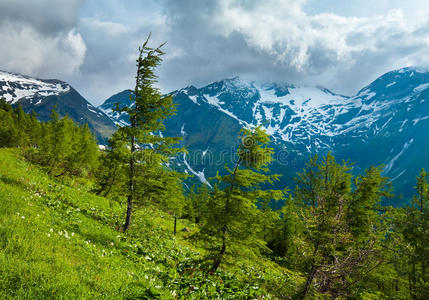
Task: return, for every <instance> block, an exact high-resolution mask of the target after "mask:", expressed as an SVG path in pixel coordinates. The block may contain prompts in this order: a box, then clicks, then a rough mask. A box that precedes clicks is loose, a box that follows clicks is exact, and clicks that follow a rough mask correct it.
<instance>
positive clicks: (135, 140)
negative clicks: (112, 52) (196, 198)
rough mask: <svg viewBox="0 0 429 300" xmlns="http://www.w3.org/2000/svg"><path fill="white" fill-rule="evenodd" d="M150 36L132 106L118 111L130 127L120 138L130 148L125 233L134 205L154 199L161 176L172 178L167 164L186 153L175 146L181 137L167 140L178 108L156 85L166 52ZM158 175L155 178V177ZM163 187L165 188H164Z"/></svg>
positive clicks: (141, 54) (141, 58)
mask: <svg viewBox="0 0 429 300" xmlns="http://www.w3.org/2000/svg"><path fill="white" fill-rule="evenodd" d="M149 39H150V35H149V37H148V38H147V40H146V41H145V42H144V43H143V45H142V46H141V47H140V48H139V56H138V58H137V74H136V85H135V87H134V91H133V93H131V95H130V102H129V105H128V106H126V107H123V108H119V107H117V110H118V111H120V112H122V113H126V114H127V115H128V118H129V123H130V124H129V126H123V127H120V128H119V129H118V131H119V132H120V135H119V136H122V137H123V138H124V141H125V142H126V145H127V146H128V149H129V151H128V155H127V161H128V162H127V164H128V173H127V177H128V188H127V191H126V194H127V195H126V197H127V212H126V218H125V223H124V227H123V230H124V231H126V230H128V228H129V227H130V223H131V216H132V212H133V204H134V202H135V201H143V200H144V199H150V198H152V197H154V196H156V194H157V193H158V192H160V187H159V185H158V184H157V182H159V181H160V180H161V179H159V177H157V176H160V175H165V176H169V175H168V170H166V169H163V171H165V172H161V171H160V168H165V164H167V163H168V160H169V159H170V157H171V156H174V155H176V154H177V153H178V152H181V151H183V149H182V148H177V147H174V145H175V144H177V143H178V142H179V141H180V138H178V137H163V136H162V134H160V133H161V132H162V131H164V130H165V125H164V120H165V119H166V118H167V117H169V116H172V115H174V114H175V112H176V108H175V105H174V103H173V99H172V96H171V95H167V96H163V95H162V94H161V92H160V90H159V89H158V88H157V87H155V86H154V85H155V84H156V83H157V78H158V77H157V75H156V74H155V69H156V67H158V66H159V65H160V63H161V61H162V58H161V57H162V55H163V54H164V52H163V51H162V50H161V48H162V46H163V45H164V44H162V45H160V46H158V47H156V48H151V47H149V46H148V43H149ZM153 176H155V177H153ZM161 188H162V187H161Z"/></svg>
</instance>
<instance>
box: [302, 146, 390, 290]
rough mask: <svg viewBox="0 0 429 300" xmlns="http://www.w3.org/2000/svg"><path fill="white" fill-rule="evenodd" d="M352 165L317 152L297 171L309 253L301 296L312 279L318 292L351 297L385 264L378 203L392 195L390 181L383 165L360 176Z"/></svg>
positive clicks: (383, 228)
mask: <svg viewBox="0 0 429 300" xmlns="http://www.w3.org/2000/svg"><path fill="white" fill-rule="evenodd" d="M350 171H351V165H350V164H348V163H347V162H343V163H342V164H339V163H337V162H336V161H335V158H334V157H333V156H332V155H331V154H328V155H327V156H326V157H325V158H324V159H323V160H322V161H319V159H318V157H317V156H315V157H314V158H313V159H311V160H310V162H309V164H308V165H307V167H306V169H305V170H304V171H303V172H302V173H300V174H299V175H298V178H297V183H298V185H297V189H296V193H295V194H296V197H297V198H298V199H299V200H300V201H302V202H303V203H304V204H306V205H307V206H302V208H303V214H302V215H303V217H304V220H303V224H304V225H305V227H304V236H305V239H306V242H307V243H308V246H309V250H310V255H309V256H308V262H307V265H308V267H307V268H306V273H307V276H306V283H305V285H304V287H303V291H302V294H301V298H305V297H306V296H307V295H308V292H309V291H310V289H311V287H312V286H313V281H314V280H316V282H317V290H316V291H317V292H318V293H322V294H324V295H329V296H330V297H333V298H335V297H340V296H346V295H348V294H349V293H350V290H351V289H353V288H354V287H355V286H356V285H357V284H358V283H359V282H361V281H362V280H363V279H364V277H365V276H367V275H368V273H369V272H371V271H373V270H374V268H377V267H379V266H380V265H381V264H382V262H383V258H382V255H381V253H382V250H381V247H380V243H381V240H382V239H383V237H384V236H385V235H386V234H387V232H386V230H387V229H386V228H385V227H384V226H383V224H382V222H381V219H380V218H381V215H380V213H379V210H378V205H379V203H380V201H381V199H382V197H384V196H387V195H388V194H389V193H388V189H387V187H386V185H387V179H386V178H384V177H382V176H381V170H380V168H370V169H369V170H367V171H366V172H365V174H364V175H362V176H359V177H357V179H356V180H355V189H354V190H352V184H351V182H352V175H351V172H350Z"/></svg>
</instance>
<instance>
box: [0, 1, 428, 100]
mask: <svg viewBox="0 0 429 300" xmlns="http://www.w3.org/2000/svg"><path fill="white" fill-rule="evenodd" d="M428 16H429V2H427V1H424V0H408V1H402V0H401V1H400V0H377V1H366V0H365V1H364V0H264V1H255V0H180V1H179V0H158V1H152V0H123V1H120V0H0V44H1V45H2V46H1V47H0V69H2V70H6V71H13V72H19V73H24V74H28V75H32V76H36V77H40V78H58V79H63V80H65V81H67V82H69V83H70V84H72V85H73V86H74V87H75V88H76V89H77V90H78V91H79V92H81V93H82V95H83V96H85V97H86V98H87V99H88V100H89V101H91V102H93V103H95V104H100V103H101V102H102V101H103V100H105V99H106V98H107V97H109V96H111V95H112V94H114V93H116V92H119V91H121V90H123V89H126V88H132V85H133V77H134V72H135V58H136V54H137V48H138V46H139V44H141V43H142V42H143V41H144V40H145V38H146V36H147V35H148V33H149V32H152V36H153V38H152V43H153V45H157V44H159V43H161V42H163V41H167V45H166V46H165V51H166V52H167V54H166V55H165V57H164V62H163V64H162V66H161V67H160V68H159V70H158V71H159V72H158V73H159V76H160V82H159V84H160V87H161V89H162V90H163V91H165V92H168V91H171V90H174V89H178V88H182V87H185V86H188V85H191V84H192V85H196V86H202V85H204V84H207V83H210V82H213V81H216V80H220V79H223V78H227V77H233V76H237V75H238V76H241V77H242V78H244V79H247V80H255V81H259V82H267V81H285V82H290V83H297V84H307V85H320V86H324V87H327V88H329V89H331V90H333V91H335V92H338V93H343V94H348V95H351V94H354V93H355V92H357V90H358V89H359V88H362V87H363V86H364V85H365V84H368V83H369V82H370V81H372V80H374V79H375V78H376V77H377V76H379V75H381V74H382V73H384V72H387V71H390V70H392V69H396V68H401V67H405V66H410V65H415V66H423V67H428V66H429V54H428V53H429V51H428V46H429V17H428Z"/></svg>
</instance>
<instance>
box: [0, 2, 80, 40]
mask: <svg viewBox="0 0 429 300" xmlns="http://www.w3.org/2000/svg"><path fill="white" fill-rule="evenodd" d="M82 3H83V0H31V1H28V0H2V1H0V22H12V23H20V24H24V25H28V26H31V27H33V28H34V29H35V30H36V31H38V32H39V33H41V34H48V35H53V34H56V33H58V32H61V31H69V30H70V29H71V28H73V27H74V26H75V25H76V22H77V18H78V14H79V7H80V6H81V5H82Z"/></svg>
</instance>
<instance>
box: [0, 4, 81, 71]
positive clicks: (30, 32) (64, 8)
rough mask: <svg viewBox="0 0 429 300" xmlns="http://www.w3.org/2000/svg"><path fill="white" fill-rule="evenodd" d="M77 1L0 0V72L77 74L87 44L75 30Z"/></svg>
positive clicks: (78, 5)
mask: <svg viewBox="0 0 429 300" xmlns="http://www.w3.org/2000/svg"><path fill="white" fill-rule="evenodd" d="M81 2H82V1H80V0H76V1H75V0H72V1H70V0H67V1H60V0H54V1H48V0H32V1H24V0H2V1H1V2H0V44H1V45H3V46H2V47H0V69H4V70H7V71H14V72H19V73H23V74H29V75H33V76H40V77H59V78H64V77H65V76H67V75H70V74H74V73H76V72H78V69H79V67H80V66H81V64H82V63H83V61H84V57H85V52H86V45H85V42H84V40H83V38H82V35H81V34H80V33H79V32H77V31H76V28H75V26H76V23H77V20H78V9H79V7H80V5H81Z"/></svg>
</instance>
